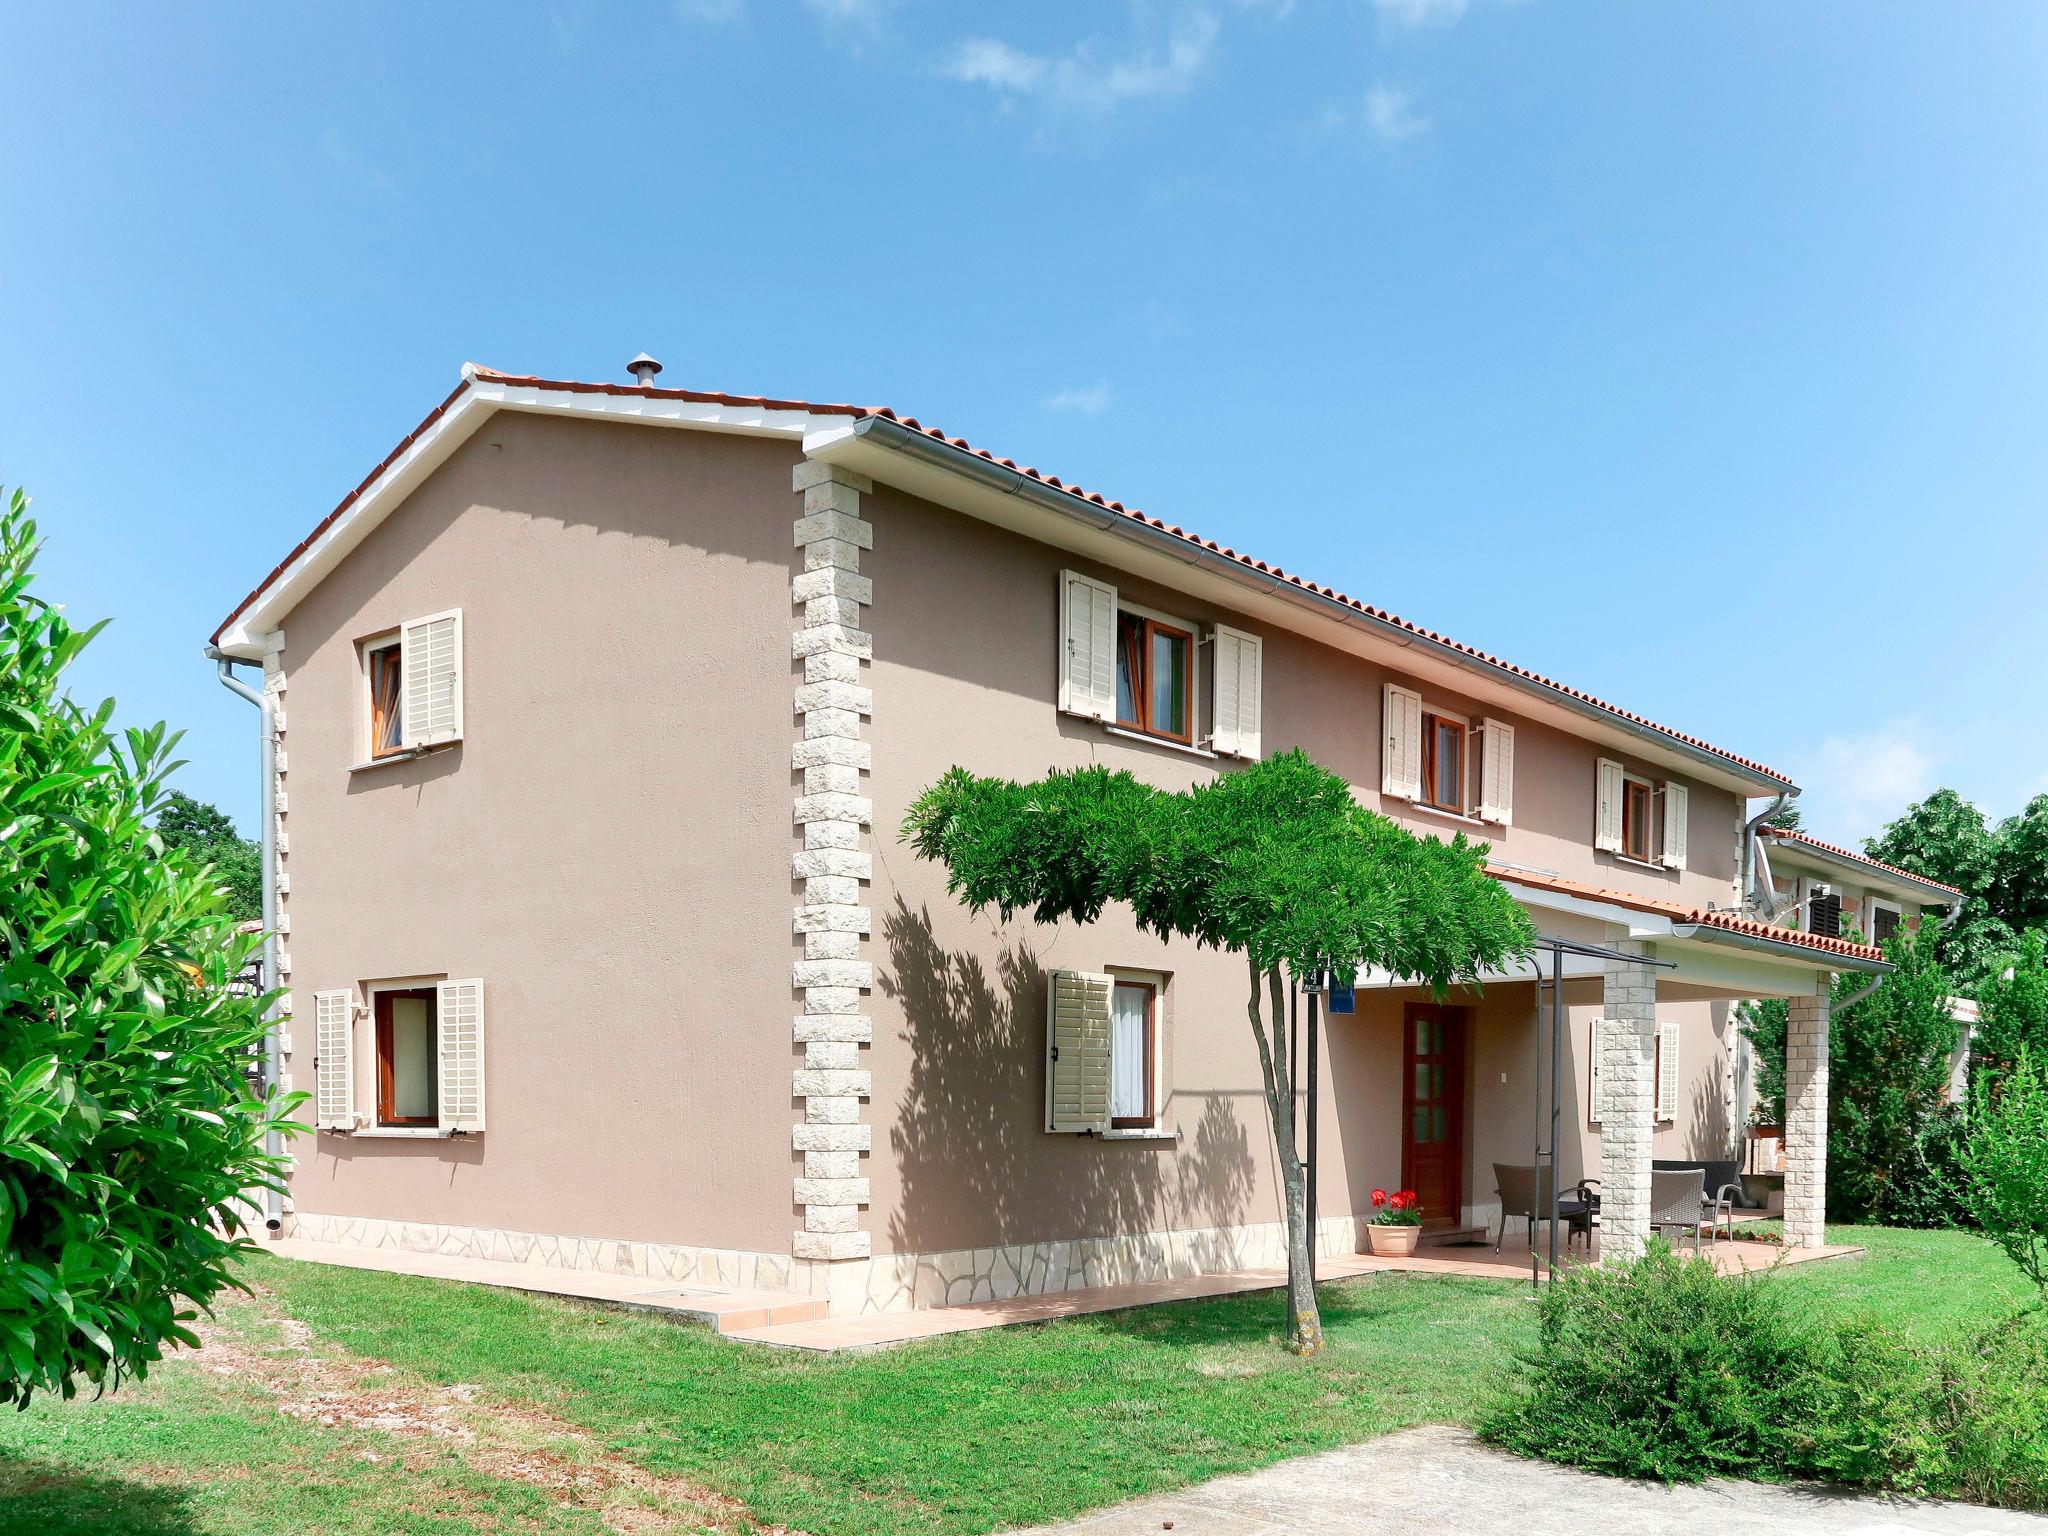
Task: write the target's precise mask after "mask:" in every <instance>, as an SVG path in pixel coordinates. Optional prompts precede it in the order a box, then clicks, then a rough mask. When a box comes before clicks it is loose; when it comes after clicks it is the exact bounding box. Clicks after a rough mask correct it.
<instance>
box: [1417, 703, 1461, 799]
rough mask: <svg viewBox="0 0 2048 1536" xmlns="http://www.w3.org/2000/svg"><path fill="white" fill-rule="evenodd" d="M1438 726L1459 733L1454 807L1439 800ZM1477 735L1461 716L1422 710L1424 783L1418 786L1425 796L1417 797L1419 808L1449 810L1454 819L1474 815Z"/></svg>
mask: <svg viewBox="0 0 2048 1536" xmlns="http://www.w3.org/2000/svg"><path fill="white" fill-rule="evenodd" d="M1439 727H1447V728H1448V729H1450V730H1453V731H1456V732H1457V733H1458V788H1457V791H1456V793H1457V797H1458V798H1457V802H1456V803H1455V804H1451V805H1446V804H1445V803H1444V802H1443V801H1441V800H1438V799H1437V798H1436V754H1437V745H1436V737H1437V730H1438V728H1439ZM1475 734H1476V733H1475V732H1474V731H1473V729H1472V724H1471V722H1470V721H1469V720H1466V719H1464V718H1463V717H1461V716H1458V715H1446V714H1443V713H1441V712H1439V711H1437V710H1433V709H1427V708H1425V709H1424V710H1423V711H1422V782H1421V784H1420V785H1418V786H1417V787H1418V788H1419V789H1420V790H1421V791H1422V793H1421V794H1420V795H1418V796H1417V797H1416V801H1415V803H1416V804H1417V805H1426V806H1428V807H1429V808H1430V809H1431V810H1433V811H1447V812H1449V813H1450V814H1451V815H1453V816H1469V815H1470V814H1471V803H1472V794H1471V789H1472V738H1473V736H1474V735H1475Z"/></svg>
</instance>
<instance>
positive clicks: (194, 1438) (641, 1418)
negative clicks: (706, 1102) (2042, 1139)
mask: <svg viewBox="0 0 2048 1536" xmlns="http://www.w3.org/2000/svg"><path fill="white" fill-rule="evenodd" d="M1830 1240H1831V1241H1837V1242H1851V1243H1860V1244H1862V1245H1864V1246H1865V1247H1866V1248H1867V1249H1868V1250H1869V1253H1870V1257H1869V1258H1868V1259H1866V1260H1863V1261H1860V1262H1848V1261H1844V1262H1835V1263H1826V1264H1811V1265H1801V1266H1798V1267H1796V1268H1788V1269H1786V1270H1784V1271H1782V1272H1781V1273H1780V1274H1779V1275H1777V1276H1774V1277H1772V1278H1771V1279H1769V1280H1768V1281H1766V1282H1765V1283H1767V1284H1771V1285H1781V1286H1784V1287H1785V1288H1786V1290H1787V1291H1788V1293H1789V1294H1790V1295H1791V1296H1792V1297H1794V1298H1796V1299H1797V1301H1798V1303H1799V1304H1800V1305H1802V1306H1806V1307H1811V1308H1813V1309H1815V1310H1816V1313H1817V1314H1832V1315H1838V1316H1841V1315H1855V1314H1865V1315H1878V1316H1882V1317H1884V1318H1886V1319H1888V1320H1889V1321H1890V1322H1891V1323H1893V1324H1894V1325H1896V1326H1898V1327H1900V1328H1902V1329H1908V1330H1912V1331H1914V1332H1915V1333H1916V1334H1923V1335H1925V1336H1926V1337H1929V1338H1933V1337H1935V1336H1937V1335H1940V1334H1942V1333H1943V1332H1945V1331H1946V1330H1947V1329H1948V1328H1950V1327H1951V1326H1963V1325H1968V1324H1978V1325H1981V1324H1982V1323H1983V1322H1985V1321H1988V1320H1989V1319H1990V1318H1992V1317H1994V1316H1997V1315H2001V1314H2002V1313H2004V1312H2006V1311H2009V1310H2011V1308H2012V1306H2013V1304H2014V1303H2015V1302H2016V1301H2017V1300H2018V1299H2020V1292H2019V1291H2018V1290H2017V1289H2016V1288H2015V1286H2014V1284H2013V1282H2012V1281H2011V1280H2010V1279H2009V1278H2008V1274H2009V1272H2010V1266H2009V1265H2008V1264H2007V1263H2006V1261H2005V1260H2004V1259H2003V1258H2002V1257H2001V1256H2000V1255H1998V1254H1997V1253H1996V1252H1995V1251H1994V1250H1993V1249H1992V1248H1991V1247H1990V1245H1989V1244H1986V1243H1984V1242H1982V1241H1981V1240H1979V1239H1976V1238H1973V1237H1969V1236H1967V1235H1964V1234H1960V1233H1952V1232H1941V1233H1921V1232H1895V1231H1887V1230H1883V1229H1838V1230H1837V1231H1835V1232H1832V1233H1830ZM250 1273H251V1275H252V1277H253V1278H255V1279H257V1280H258V1281H260V1282H261V1284H262V1285H263V1286H264V1287H265V1289H266V1290H267V1292H268V1293H269V1294H268V1295H267V1296H266V1297H264V1298H263V1300H262V1302H261V1304H260V1305H256V1304H250V1303H238V1304H236V1305H235V1306H234V1307H231V1308H230V1309H229V1311H228V1313H227V1314H226V1317H227V1326H228V1327H230V1328H231V1329H233V1330H236V1331H237V1334H238V1337H240V1338H241V1339H243V1340H244V1341H245V1342H246V1343H247V1344H248V1346H249V1347H252V1348H261V1349H270V1350H276V1349H281V1348H284V1347H285V1346H286V1344H287V1343H288V1338H289V1332H288V1330H289V1329H291V1328H292V1327H295V1326H297V1325H304V1327H306V1328H309V1329H310V1330H311V1339H312V1341H313V1345H314V1348H315V1350H316V1351H319V1350H323V1349H342V1350H346V1351H350V1352H353V1354H354V1355H356V1356H360V1357H364V1358H365V1359H367V1360H369V1361H372V1362H375V1361H383V1362H388V1363H389V1366H390V1368H391V1373H392V1379H393V1380H395V1381H397V1382H399V1383H409V1384H413V1385H415V1386H416V1387H417V1389H418V1391H419V1392H420V1393H421V1394H425V1395H427V1396H429V1397H431V1396H432V1395H433V1394H435V1393H445V1392H446V1391H447V1390H448V1389H451V1388H454V1387H456V1386H457V1384H467V1385H468V1386H470V1387H473V1388H475V1389H476V1390H477V1391H478V1392H480V1393H482V1394H484V1395H485V1396H486V1397H488V1398H489V1399H490V1400H492V1401H494V1402H497V1403H500V1404H504V1405H512V1406H514V1407H516V1409H517V1410H518V1411H519V1412H521V1413H528V1414H531V1415H536V1416H545V1417H546V1418H547V1419H548V1421H549V1422H552V1423H558V1424H561V1425H564V1426H571V1427H573V1428H574V1429H576V1430H580V1431H582V1432H584V1433H585V1434H586V1435H587V1437H588V1442H589V1443H588V1453H589V1455H590V1456H591V1457H593V1458H596V1459H598V1460H599V1461H603V1459H604V1458H611V1459H612V1461H611V1463H610V1464H612V1465H615V1466H616V1465H629V1466H631V1467H633V1468H637V1469H642V1470H644V1473H645V1474H646V1475H647V1476H648V1477H650V1478H653V1479H670V1480H687V1481H688V1483H689V1484H690V1485H691V1486H692V1487H695V1488H700V1489H702V1490H703V1491H704V1493H705V1494H706V1495H707V1497H708V1496H723V1497H726V1498H730V1499H733V1500H737V1501H739V1502H740V1503H741V1504H743V1505H744V1506H745V1512H742V1513H741V1514H740V1515H738V1516H736V1517H733V1518H731V1519H720V1520H718V1521H708V1522H707V1523H717V1524H722V1525H724V1526H725V1527H726V1528H728V1529H734V1530H737V1529H744V1527H745V1525H746V1523H747V1515H748V1513H750V1515H751V1518H752V1520H754V1521H759V1522H761V1523H763V1524H775V1523H780V1524H785V1525H787V1526H789V1527H791V1528H793V1529H797V1530H802V1531H809V1532H814V1533H817V1536H869V1533H873V1536H968V1533H976V1532H983V1531H988V1530H992V1529H995V1528H997V1527H999V1526H1014V1525H1029V1524H1034V1523H1039V1522H1044V1521H1050V1520H1057V1519H1060V1518H1064V1517H1067V1516H1070V1515H1074V1514H1077V1513H1080V1512H1082V1511H1084V1510H1087V1509H1091V1508H1096V1507H1099V1506H1101V1505H1105V1504H1110V1503H1114V1502H1116V1501H1118V1500H1121V1499H1125V1498H1131V1497H1135V1496H1138V1495H1141V1494H1146V1493H1152V1492H1157V1491H1161V1490H1165V1489H1170V1488H1174V1487H1179V1486H1183V1485H1186V1484H1189V1483H1194V1482H1199V1481H1202V1480H1203V1479H1206V1478H1209V1477H1214V1476H1217V1475H1220V1474H1223V1473H1229V1472H1238V1471H1245V1470H1249V1469H1252V1468H1255V1467H1259V1466H1264V1465H1267V1464H1270V1463H1272V1462H1274V1461H1278V1460H1281V1459H1283V1458H1285V1457H1288V1456H1295V1455H1302V1454H1306V1453H1308V1452H1313V1451H1318V1450H1324V1449H1328V1448H1330V1447H1333V1446H1337V1445H1342V1444H1346V1443H1349V1442H1353V1441H1358V1440H1363V1439H1368V1438H1371V1437H1373V1436H1376V1435H1379V1434H1384V1433H1386V1432H1388V1431H1390V1430H1394V1429H1400V1428H1405V1427H1407V1426H1410V1425H1414V1424H1422V1423H1450V1424H1470V1423H1472V1422H1473V1421H1474V1420H1475V1419H1476V1417H1477V1416H1478V1414H1479V1412H1480V1409H1481V1407H1482V1405H1483V1404H1484V1403H1485V1402H1486V1401H1487V1400H1488V1397H1489V1395H1490V1394H1491V1392H1492V1390H1493V1388H1494V1385H1495V1383H1496V1382H1497V1380H1498V1376H1499V1373H1500V1371H1501V1370H1502V1369H1503V1367H1504V1366H1505V1363H1506V1362H1507V1360H1508V1358H1509V1357H1510V1356H1511V1355H1512V1354H1513V1353H1514V1352H1515V1351H1516V1350H1518V1349H1521V1348H1523V1347H1525V1346H1526V1345H1528V1344H1529V1343H1530V1342H1532V1341H1533V1339H1534V1337H1535V1316H1534V1308H1533V1307H1532V1306H1531V1305H1530V1304H1529V1301H1528V1299H1527V1298H1528V1291H1527V1288H1526V1287H1524V1286H1521V1285H1518V1284H1511V1283H1506V1282H1491V1281H1480V1280H1471V1279H1464V1278H1459V1277H1449V1276H1446V1277H1436V1276H1417V1275H1381V1276H1376V1277H1371V1278H1367V1279H1364V1280H1358V1281H1346V1282H1339V1283H1336V1284H1333V1285H1330V1286H1326V1287H1324V1289H1323V1307H1324V1314H1323V1321H1324V1327H1325V1331H1326V1336H1327V1340H1328V1347H1327V1348H1326V1349H1325V1351H1324V1352H1323V1354H1322V1355H1320V1356H1318V1357H1316V1358H1314V1359H1311V1360H1306V1361H1304V1360H1297V1359H1294V1358H1293V1357H1291V1356H1289V1355H1287V1354H1285V1353H1284V1352H1283V1351H1282V1350H1281V1348H1280V1338H1279V1333H1280V1321H1281V1318H1280V1307H1279V1303H1278V1301H1277V1300H1276V1298H1275V1296H1274V1295H1273V1294H1272V1293H1264V1294H1259V1295H1251V1296H1235V1297H1222V1298H1217V1299H1213V1300H1208V1301H1199V1302H1185V1303H1178V1304H1174V1305H1169V1306H1161V1307H1153V1308H1149V1309H1146V1310H1143V1311H1137V1312H1127V1313H1117V1314H1110V1315H1103V1316H1096V1317H1084V1318H1075V1319H1069V1320H1066V1321H1062V1322H1057V1323H1049V1324H1043V1325H1038V1326H1032V1327H1021V1328H1007V1329H999V1330H996V1331H994V1332H990V1333H982V1334H967V1335H960V1336H956V1337H953V1338H946V1339H937V1340H932V1341H929V1342H926V1343H922V1344H917V1345H912V1346H908V1347H904V1348H899V1349H894V1350H887V1351H883V1352H879V1353H874V1354H864V1355H842V1356H831V1357H820V1356H815V1355H809V1354H800V1353H795V1352H783V1351H771V1350H765V1349H760V1348H758V1347H753V1346H747V1345H741V1344H734V1343H731V1342H728V1341H726V1340H722V1339H719V1338H718V1337H716V1336H715V1335H713V1334H711V1333H709V1332H708V1331H706V1330H704V1329H702V1328H698V1327H694V1326H688V1325H679V1324H677V1323H674V1322H671V1321H667V1320H664V1319H660V1318H655V1317H648V1316H642V1315H638V1314H632V1313H623V1312H611V1311H605V1310H603V1309H600V1308H595V1307H588V1306H581V1305H577V1304H574V1303H567V1302H558V1301H552V1300H549V1299H547V1298H544V1297H537V1296H528V1295H522V1294H519V1293H516V1292H510V1291H493V1290H488V1289H484V1288H481V1287H474V1286H463V1285H454V1284H450V1283H446V1282H441V1281H433V1280H421V1279H415V1278H412V1277H409V1276H402V1275H382V1274H377V1273H374V1272H372V1271H368V1270H350V1269H338V1268H326V1267H322V1266H318V1265H304V1264H293V1263H289V1262H286V1261H281V1260H274V1259H259V1260H257V1261H256V1262H254V1263H253V1264H252V1265H251V1269H250ZM286 1320H291V1321H289V1322H288V1321H286ZM365 1453H367V1455H368V1456H374V1457H376V1458H377V1459H376V1460H370V1459H367V1458H366V1454H365ZM503 1467H504V1460H503V1458H502V1457H500V1458H498V1459H496V1460H492V1459H489V1458H480V1457H478V1456H476V1455H475V1453H474V1451H473V1450H471V1449H469V1448H465V1447H460V1446H450V1447H439V1446H434V1445H431V1444H430V1445H426V1446H424V1447H423V1446H422V1445H421V1444H420V1443H419V1442H418V1441H417V1440H414V1441H411V1442H405V1441H403V1439H402V1437H394V1436H393V1435H391V1434H387V1433H384V1432H382V1431H379V1430H377V1429H375V1428H373V1427H362V1426H360V1425H355V1424H341V1425H338V1426H330V1425H327V1424H323V1423H319V1422H315V1421H310V1420H304V1419H292V1418H288V1417H286V1416H284V1415H283V1414H281V1413H280V1412H279V1410H278V1403H277V1400H276V1397H275V1395H274V1394H272V1393H269V1392H266V1391H264V1390H262V1389H260V1388H259V1387H257V1386H255V1385H252V1384H251V1383H249V1382H248V1381H245V1380H241V1379H238V1378H233V1377H224V1376H220V1375H217V1374H214V1373H213V1372H212V1371H210V1370H209V1369H208V1358H207V1352H202V1353H201V1354H200V1355H199V1356H197V1357H190V1358H178V1359H174V1360H172V1361H170V1362H167V1364H166V1366H165V1367H164V1368H163V1369H161V1371H160V1372H159V1373H158V1374H157V1375H156V1376H153V1377H152V1379H151V1380H150V1381H149V1382H148V1383H146V1384H144V1385H143V1386H142V1387H139V1388H134V1389H124V1390H123V1391H122V1392H121V1393H120V1394H118V1396H116V1397H114V1398H111V1399H109V1400H107V1401H104V1402H98V1403H70V1404H66V1403H58V1402H41V1401H39V1402H38V1403H37V1404H36V1406H35V1407H34V1408H33V1409H31V1410H30V1411H29V1412H28V1413H27V1414H22V1415H15V1414H7V1415H0V1536H14V1533H17V1532H19V1533H23V1536H26V1533H29V1532H34V1533H36V1536H83V1533H93V1536H112V1533H118V1536H134V1533H136V1532H142V1531H148V1532H165V1533H169V1536H202V1533H203V1536H253V1533H257V1532H286V1531H293V1532H296V1531H319V1532H322V1533H329V1532H338V1533H354V1532H364V1533H369V1532H378V1533H383V1532H394V1533H401V1536H409V1533H411V1532H414V1531H433V1532H436V1533H438V1536H450V1533H461V1532H467V1531H474V1532H498V1531H506V1532H535V1533H541V1536H556V1533H562V1536H582V1533H585V1532H601V1531H607V1530H617V1529H621V1528H627V1527H628V1526H630V1522H627V1523H626V1526H622V1525H621V1523H620V1520H619V1518H618V1510H617V1509H616V1508H613V1509H611V1510H610V1511H609V1517H608V1512H607V1510H606V1508H604V1507H601V1506H599V1505H597V1504H592V1503H590V1502H588V1501H585V1502H583V1503H576V1502H574V1501H568V1502H565V1501H564V1499H563V1498H562V1497H560V1496H559V1493H558V1491H554V1490H550V1489H549V1488H547V1487H545V1486H541V1487H536V1486H532V1485H529V1484H527V1483H523V1482H521V1481H520V1480H519V1479H518V1478H516V1477H511V1476H506V1475H501V1474H502V1472H503ZM669 1528H671V1529H676V1528H680V1529H694V1528H695V1527H693V1526H689V1525H684V1526H680V1527H674V1526H672V1527H669Z"/></svg>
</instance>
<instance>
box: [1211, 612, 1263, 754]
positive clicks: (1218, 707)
mask: <svg viewBox="0 0 2048 1536" xmlns="http://www.w3.org/2000/svg"><path fill="white" fill-rule="evenodd" d="M1264 650H1265V647H1264V645H1263V643H1262V642H1261V641H1260V640H1259V637H1258V636H1257V635H1248V634H1246V633H1245V632H1244V631H1243V630H1239V629H1227V628H1225V627H1224V626H1223V625H1221V624H1218V625H1217V626H1216V668H1215V670H1216V697H1215V700H1214V704H1215V712H1214V714H1213V715H1212V716H1211V717H1210V727H1211V730H1212V733H1213V739H1212V740H1211V742H1210V745H1211V746H1212V747H1213V748H1214V749H1215V750H1216V751H1218V752H1222V753H1226V754H1228V755H1230V756H1232V757H1249V758H1257V757H1258V755H1259V707H1260V693H1261V691H1262V685H1263V681H1264V680H1263V677H1262V675H1261V668H1262V667H1263V665H1264Z"/></svg>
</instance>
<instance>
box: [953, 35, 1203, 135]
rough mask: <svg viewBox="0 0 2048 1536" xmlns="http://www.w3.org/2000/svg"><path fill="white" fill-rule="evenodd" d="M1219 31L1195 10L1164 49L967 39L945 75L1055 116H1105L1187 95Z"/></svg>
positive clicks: (1085, 42)
mask: <svg viewBox="0 0 2048 1536" xmlns="http://www.w3.org/2000/svg"><path fill="white" fill-rule="evenodd" d="M1218 28H1219V23H1218V22H1217V20H1216V18H1215V17H1214V16H1212V15H1210V14H1208V13H1207V12H1194V13H1191V14H1189V15H1185V16H1182V17H1181V18H1180V19H1179V20H1178V21H1177V22H1175V24H1174V26H1173V29H1172V31H1171V32H1170V33H1169V34H1168V35H1167V37H1166V40H1165V42H1164V44H1163V45H1161V46H1158V47H1154V48H1149V49H1136V48H1133V49H1128V50H1122V51H1118V50H1113V49H1111V48H1108V47H1105V45H1104V44H1103V41H1102V40H1101V39H1100V38H1087V39H1084V40H1083V41H1081V42H1079V43H1076V44H1075V45H1074V47H1073V48H1072V49H1070V50H1069V51H1068V52H1066V53H1063V54H1059V55H1056V56H1053V55H1045V54H1033V53H1026V52H1024V51H1023V50H1022V49H1018V48H1013V47H1011V46H1010V45H1009V44H1008V43H1005V42H1002V41H1000V40H999V39H995V38H985V37H978V38H969V39H967V40H966V41H964V42H961V43H957V44H955V45H954V47H953V49H952V51H951V52H950V53H948V54H947V56H946V57H945V59H944V60H943V61H942V62H941V63H940V65H939V73H940V74H942V75H944V76H945V77H946V78H948V79H951V80H959V81H963V82H966V83H969V84H974V85H986V86H988V87H989V88H990V89H992V90H994V91H996V92H998V93H999V94H1001V95H1003V96H1006V97H1028V98H1032V99H1034V100H1038V101H1040V102H1043V103H1044V104H1045V105H1046V106H1047V107H1048V108H1050V109H1053V110H1056V111H1061V112H1069V113H1075V114H1082V113H1087V114H1101V113H1104V112H1109V111H1113V110H1114V109H1115V108H1117V107H1120V106H1122V105H1124V104H1125V103H1127V102H1133V101H1145V100H1151V99H1156V98H1160V97H1166V96H1178V95H1180V94H1182V93H1183V92H1185V91H1186V90H1187V89H1188V88H1189V87H1190V86H1192V85H1193V84H1194V83H1195V80H1196V78H1197V77H1198V76H1200V74H1201V72H1202V70H1203V69H1204V68H1205V67H1206V66H1207V64H1208V62H1209V56H1210V54H1211V52H1212V51H1213V50H1214V48H1215V45H1216V34H1217V31H1218Z"/></svg>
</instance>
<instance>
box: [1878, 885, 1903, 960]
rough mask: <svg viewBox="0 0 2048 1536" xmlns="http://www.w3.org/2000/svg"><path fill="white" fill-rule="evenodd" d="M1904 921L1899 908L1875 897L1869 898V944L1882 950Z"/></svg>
mask: <svg viewBox="0 0 2048 1536" xmlns="http://www.w3.org/2000/svg"><path fill="white" fill-rule="evenodd" d="M1905 921H1906V914H1905V913H1904V911H1902V910H1901V909H1900V908H1898V907H1895V906H1893V905H1892V904H1891V903H1890V902H1888V901H1881V900H1879V899H1878V898H1877V897H1875V896H1873V897H1871V898H1870V942H1871V943H1873V944H1875V945H1877V946H1878V947H1879V948H1883V947H1884V945H1885V943H1886V941H1887V940H1889V939H1890V938H1891V936H1892V935H1893V934H1895V933H1897V932H1898V931H1899V929H1900V927H1901V926H1903V925H1904V923H1905Z"/></svg>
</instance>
